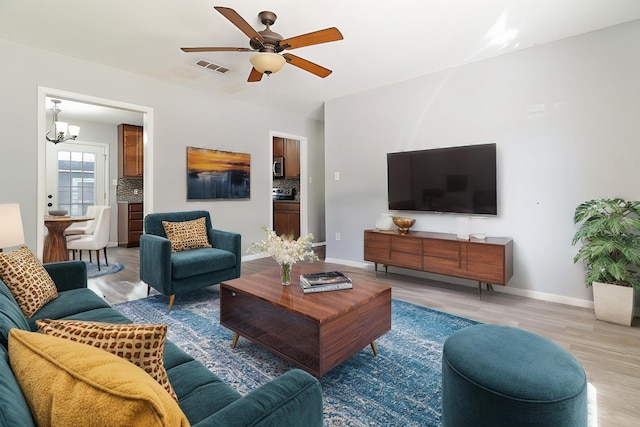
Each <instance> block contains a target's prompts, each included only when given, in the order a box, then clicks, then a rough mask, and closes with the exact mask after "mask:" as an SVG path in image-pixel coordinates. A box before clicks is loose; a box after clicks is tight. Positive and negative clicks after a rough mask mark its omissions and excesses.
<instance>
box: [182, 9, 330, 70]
mask: <svg viewBox="0 0 640 427" xmlns="http://www.w3.org/2000/svg"><path fill="white" fill-rule="evenodd" d="M215 9H216V10H217V11H218V12H220V13H221V14H222V16H224V17H225V18H227V19H228V20H229V21H231V23H232V24H233V25H235V26H236V27H238V29H240V31H242V32H243V33H244V34H246V35H247V37H249V46H251V47H250V48H248V47H183V48H181V49H182V51H183V52H257V53H256V54H255V55H253V56H252V57H251V58H250V61H251V64H252V65H253V69H252V70H251V73H250V74H249V79H248V80H247V81H248V82H259V81H260V80H261V79H262V75H263V74H272V73H277V72H278V71H280V69H281V68H282V67H283V66H284V64H285V63H289V64H291V65H294V66H296V67H298V68H301V69H303V70H305V71H308V72H310V73H312V74H315V75H316V76H318V77H322V78H324V77H327V76H328V75H329V74H331V70H329V69H327V68H324V67H322V66H320V65H318V64H314V63H313V62H311V61H307V60H306V59H302V58H300V57H299V56H296V55H292V54H291V53H288V52H286V53H281V52H283V51H284V50H291V49H297V48H299V47H304V46H311V45H314V44H321V43H328V42H333V41H337V40H342V34H341V33H340V31H339V30H338V29H337V28H335V27H332V28H327V29H324V30H320V31H314V32H312V33H308V34H303V35H300V36H296V37H291V38H288V39H283V38H282V36H281V35H280V34H278V33H274V32H273V31H271V29H270V27H271V25H273V24H274V23H275V22H276V19H277V16H276V14H275V13H273V12H269V11H263V12H260V13H259V14H258V18H259V19H260V21H261V22H262V23H263V24H264V25H265V26H266V27H267V28H265V29H264V30H262V31H256V30H254V29H253V27H251V25H249V23H247V21H245V20H244V19H243V18H242V17H241V16H240V15H239V14H238V12H236V11H235V10H233V9H231V8H228V7H222V6H215Z"/></svg>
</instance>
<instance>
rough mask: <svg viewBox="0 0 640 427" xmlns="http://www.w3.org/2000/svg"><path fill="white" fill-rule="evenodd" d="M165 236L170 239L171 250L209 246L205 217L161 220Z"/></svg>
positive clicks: (178, 250)
mask: <svg viewBox="0 0 640 427" xmlns="http://www.w3.org/2000/svg"><path fill="white" fill-rule="evenodd" d="M162 226H163V227H164V231H165V233H167V238H168V239H169V240H170V241H171V252H180V251H185V250H187V249H195V248H210V247H211V245H210V244H209V238H208V237H207V221H206V218H205V217H202V218H198V219H194V220H193V221H180V222H169V221H162Z"/></svg>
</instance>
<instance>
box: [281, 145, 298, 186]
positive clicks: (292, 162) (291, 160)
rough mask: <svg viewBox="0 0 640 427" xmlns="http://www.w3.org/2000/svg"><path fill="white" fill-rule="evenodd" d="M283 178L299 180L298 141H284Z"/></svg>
mask: <svg viewBox="0 0 640 427" xmlns="http://www.w3.org/2000/svg"><path fill="white" fill-rule="evenodd" d="M284 177H285V178H300V141H298V140H295V139H285V140H284Z"/></svg>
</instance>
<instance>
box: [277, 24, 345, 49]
mask: <svg viewBox="0 0 640 427" xmlns="http://www.w3.org/2000/svg"><path fill="white" fill-rule="evenodd" d="M342 38H343V37H342V34H341V33H340V31H339V30H338V29H337V28H336V27H331V28H327V29H325V30H320V31H314V32H313V33H308V34H303V35H301V36H296V37H291V38H289V39H285V40H282V41H281V42H280V46H281V47H283V48H285V49H297V48H299V47H304V46H311V45H314V44H320V43H328V42H335V41H338V40H342Z"/></svg>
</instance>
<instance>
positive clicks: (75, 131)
mask: <svg viewBox="0 0 640 427" xmlns="http://www.w3.org/2000/svg"><path fill="white" fill-rule="evenodd" d="M67 130H68V131H69V136H78V135H80V126H73V125H69V126H67Z"/></svg>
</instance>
